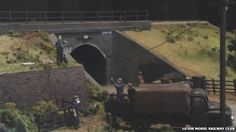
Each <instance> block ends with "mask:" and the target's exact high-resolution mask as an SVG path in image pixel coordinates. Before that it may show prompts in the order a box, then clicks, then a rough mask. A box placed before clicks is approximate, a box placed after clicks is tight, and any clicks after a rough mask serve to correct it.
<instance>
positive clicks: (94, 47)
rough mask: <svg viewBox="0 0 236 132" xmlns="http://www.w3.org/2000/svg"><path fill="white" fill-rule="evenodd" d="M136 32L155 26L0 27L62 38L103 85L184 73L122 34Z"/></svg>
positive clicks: (130, 23)
mask: <svg viewBox="0 0 236 132" xmlns="http://www.w3.org/2000/svg"><path fill="white" fill-rule="evenodd" d="M135 28H140V29H144V30H150V28H151V22H150V21H148V20H142V21H141V20H140V21H100V22H91V21H88V22H75V21H73V22H72V21H71V22H64V23H61V22H47V23H19V22H18V23H0V31H1V32H8V31H16V32H26V31H37V30H42V31H45V32H49V33H54V34H56V35H59V34H60V35H62V36H63V39H64V40H66V41H68V43H69V44H68V46H69V47H70V48H71V49H72V50H71V56H72V57H73V58H74V59H75V60H76V61H78V62H79V63H82V64H83V65H84V67H85V70H86V71H87V72H88V73H89V74H90V75H91V76H92V77H93V78H94V79H95V80H96V81H97V82H98V83H100V84H103V85H105V84H107V83H109V80H110V77H111V76H114V77H115V78H116V77H122V78H123V79H124V81H125V82H133V83H134V84H137V81H138V80H137V74H138V72H139V71H142V72H143V75H144V78H145V81H146V82H147V83H149V82H152V81H155V80H157V79H158V78H160V77H161V76H162V75H163V74H166V73H171V72H179V73H181V71H180V70H178V69H177V68H176V67H174V66H173V65H172V64H170V63H169V62H168V61H167V60H164V59H162V58H161V57H158V56H156V55H153V54H152V53H151V52H149V51H146V50H145V49H144V48H143V47H142V46H141V45H139V44H137V42H135V41H134V40H131V39H130V38H127V37H126V36H123V35H122V34H121V33H120V32H119V31H122V30H132V29H135ZM181 74H182V73H181ZM182 75H183V74H182Z"/></svg>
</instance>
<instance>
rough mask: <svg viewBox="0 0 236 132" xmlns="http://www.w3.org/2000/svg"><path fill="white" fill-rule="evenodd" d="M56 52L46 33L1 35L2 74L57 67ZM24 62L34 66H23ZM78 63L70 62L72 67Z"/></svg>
mask: <svg viewBox="0 0 236 132" xmlns="http://www.w3.org/2000/svg"><path fill="white" fill-rule="evenodd" d="M55 58H56V50H55V47H54V45H53V44H52V42H51V41H50V39H49V36H48V34H47V33H45V32H41V31H38V32H27V33H16V32H10V33H6V34H3V35H0V74H4V73H14V72H21V71H29V70H37V69H43V68H45V66H46V65H50V67H57V65H56V59H55ZM23 62H33V63H35V64H34V65H29V66H23V65H22V63H23ZM75 64H76V62H73V61H70V62H69V66H70V65H75Z"/></svg>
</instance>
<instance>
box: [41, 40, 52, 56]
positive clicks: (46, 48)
mask: <svg viewBox="0 0 236 132" xmlns="http://www.w3.org/2000/svg"><path fill="white" fill-rule="evenodd" d="M38 45H39V47H40V49H42V50H44V51H46V53H47V54H56V49H55V47H54V45H52V44H50V43H45V42H39V44H38Z"/></svg>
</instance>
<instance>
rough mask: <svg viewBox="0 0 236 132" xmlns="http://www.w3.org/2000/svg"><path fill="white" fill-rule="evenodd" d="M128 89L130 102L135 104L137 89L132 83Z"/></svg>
mask: <svg viewBox="0 0 236 132" xmlns="http://www.w3.org/2000/svg"><path fill="white" fill-rule="evenodd" d="M127 88H128V97H129V100H130V101H131V102H133V101H134V98H135V89H134V87H133V84H132V83H128V86H127Z"/></svg>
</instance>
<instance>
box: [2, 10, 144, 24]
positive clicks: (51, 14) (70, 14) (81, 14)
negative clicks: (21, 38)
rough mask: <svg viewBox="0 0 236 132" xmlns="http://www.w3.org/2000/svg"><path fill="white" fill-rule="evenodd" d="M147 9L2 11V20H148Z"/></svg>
mask: <svg viewBox="0 0 236 132" xmlns="http://www.w3.org/2000/svg"><path fill="white" fill-rule="evenodd" d="M148 19H149V12H148V11H147V10H131V11H0V21H1V22H9V23H11V22H26V23H27V22H37V21H40V22H49V21H61V22H65V21H126V20H148Z"/></svg>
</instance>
